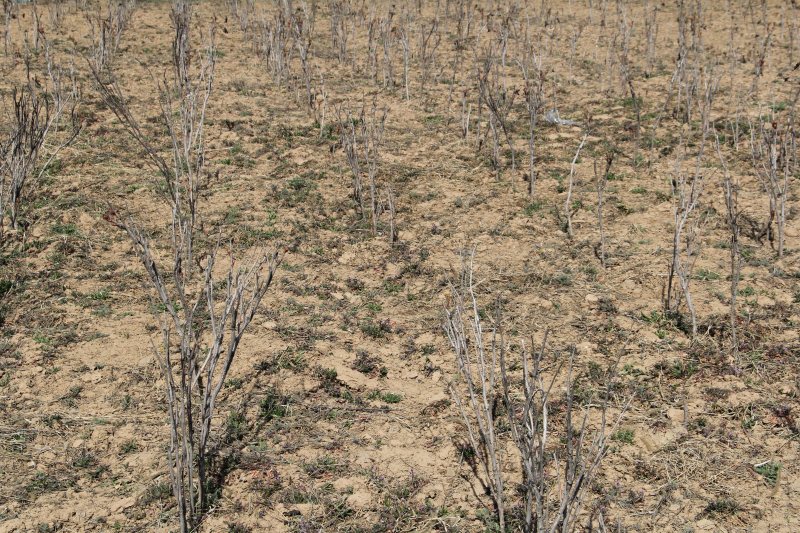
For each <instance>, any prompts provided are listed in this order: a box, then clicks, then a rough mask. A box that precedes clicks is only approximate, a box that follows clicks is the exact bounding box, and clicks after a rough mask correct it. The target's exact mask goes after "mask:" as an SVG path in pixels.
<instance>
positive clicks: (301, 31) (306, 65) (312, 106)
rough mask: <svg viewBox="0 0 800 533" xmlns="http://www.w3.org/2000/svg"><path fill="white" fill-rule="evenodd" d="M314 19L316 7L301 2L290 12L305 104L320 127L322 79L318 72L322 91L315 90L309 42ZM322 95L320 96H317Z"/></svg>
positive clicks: (321, 121)
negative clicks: (304, 91) (294, 10)
mask: <svg viewBox="0 0 800 533" xmlns="http://www.w3.org/2000/svg"><path fill="white" fill-rule="evenodd" d="M315 20H316V7H315V6H309V5H308V4H306V3H303V5H302V7H301V8H299V9H298V10H297V12H296V13H294V14H292V19H291V21H292V30H293V31H294V43H295V47H296V48H297V57H298V58H299V59H300V72H301V74H302V76H303V84H304V86H305V90H306V98H305V104H306V106H308V109H309V111H311V113H312V114H313V116H314V120H315V121H316V122H317V123H318V124H320V130H321V129H322V126H323V123H324V121H325V98H324V92H325V91H324V87H325V85H324V81H323V78H322V75H321V74H320V83H321V87H322V91H321V92H320V91H316V90H314V88H313V87H312V85H313V83H314V73H313V72H312V65H311V58H310V57H309V53H310V51H311V43H312V38H313V35H314V22H315ZM319 97H322V98H319Z"/></svg>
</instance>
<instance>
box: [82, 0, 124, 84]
mask: <svg viewBox="0 0 800 533" xmlns="http://www.w3.org/2000/svg"><path fill="white" fill-rule="evenodd" d="M135 7H136V2H135V1H134V0H126V1H125V2H120V3H110V4H109V5H108V8H107V11H106V12H105V14H104V13H103V6H102V4H98V6H97V11H96V12H95V13H94V14H89V13H87V14H86V19H87V21H88V22H89V30H90V32H91V39H92V49H91V55H90V60H91V61H92V63H93V68H94V69H95V70H97V71H98V72H102V71H104V70H105V69H106V68H108V67H109V65H110V63H111V61H112V59H113V58H114V56H115V55H116V53H117V50H118V49H119V44H120V41H121V39H122V34H123V32H124V31H125V29H126V28H127V27H128V24H129V23H130V20H131V17H132V15H133V11H134V9H135Z"/></svg>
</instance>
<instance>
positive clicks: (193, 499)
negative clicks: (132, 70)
mask: <svg viewBox="0 0 800 533" xmlns="http://www.w3.org/2000/svg"><path fill="white" fill-rule="evenodd" d="M190 19H191V11H190V7H189V4H188V2H187V3H184V2H182V1H177V2H175V3H174V4H173V10H172V22H173V25H174V27H175V39H174V41H173V62H174V74H173V79H172V82H171V83H169V82H167V81H166V80H165V81H164V82H163V84H162V86H161V87H160V88H161V111H162V113H161V118H162V121H163V124H164V125H165V126H166V128H167V131H168V134H169V143H170V146H171V148H172V150H171V151H172V153H171V160H170V162H167V160H166V159H165V158H164V157H162V156H161V155H160V154H159V152H158V150H157V149H156V148H155V147H154V146H153V145H151V144H150V141H149V140H148V137H147V136H146V135H145V134H144V133H143V131H142V129H141V127H140V125H139V122H138V121H137V120H136V118H135V117H134V116H133V115H132V114H131V112H130V110H129V108H128V105H127V103H126V101H125V98H124V96H123V94H122V91H121V90H120V88H119V85H118V84H117V83H116V82H113V83H111V84H106V83H104V81H103V79H102V78H101V76H100V74H99V73H98V72H97V71H96V70H95V71H94V76H95V79H96V81H97V86H98V89H99V91H100V93H101V96H102V98H103V100H104V102H105V103H106V105H107V106H108V107H109V108H110V109H111V110H112V111H113V112H114V114H115V115H116V116H117V118H118V119H119V121H120V122H121V123H122V125H123V126H124V127H125V129H126V130H127V132H128V134H129V135H131V136H132V137H133V138H134V139H135V140H136V141H137V142H138V143H139V145H140V146H141V147H142V148H143V150H144V152H145V154H146V155H147V158H148V161H149V163H151V164H152V165H153V166H155V167H156V169H157V170H158V172H159V174H160V176H161V178H163V179H164V180H165V182H166V184H167V200H168V204H169V207H170V210H171V224H170V232H169V237H168V238H167V240H166V242H164V243H159V244H163V245H165V247H167V248H168V249H169V254H168V256H167V257H165V258H162V257H159V254H158V253H157V252H156V251H155V249H154V248H156V249H157V248H160V247H161V246H158V247H154V246H152V245H151V242H150V239H149V237H148V236H147V234H146V232H145V231H144V230H142V229H140V227H139V226H138V225H137V223H136V222H135V221H134V219H133V218H132V217H131V216H128V215H125V214H122V213H119V212H118V211H117V210H115V209H113V208H111V209H109V211H108V212H107V213H106V215H105V219H106V220H108V221H109V222H110V223H112V224H114V225H115V226H117V227H118V228H120V229H122V230H124V231H125V232H126V233H127V234H128V236H129V237H130V239H131V242H132V243H133V246H134V249H135V251H136V254H137V255H138V257H139V259H140V260H141V262H142V265H143V266H144V268H145V271H146V272H147V275H148V277H149V279H150V282H151V284H152V287H153V289H154V290H155V294H156V301H157V303H158V305H159V307H160V308H161V309H162V312H163V315H162V324H161V331H162V341H161V343H160V346H155V345H154V352H155V354H156V357H157V360H158V361H159V363H160V366H161V369H162V372H163V376H164V380H165V385H166V396H167V410H168V412H169V416H170V428H171V432H170V437H171V438H170V447H169V451H168V464H169V474H170V478H171V481H172V491H173V494H174V496H175V499H176V502H177V508H178V517H179V522H180V526H181V531H183V532H188V531H195V530H196V528H197V527H198V525H199V523H200V520H201V519H202V516H203V514H204V512H205V511H206V510H207V509H208V505H209V493H210V491H211V490H213V488H214V487H213V481H212V475H211V472H210V469H211V468H212V467H213V464H214V458H215V448H214V440H213V439H212V430H213V428H212V419H213V416H214V413H215V410H216V408H217V398H218V396H219V393H220V391H221V390H222V387H223V385H224V383H225V381H226V377H227V375H228V371H229V370H230V368H231V365H232V363H233V360H234V358H235V355H236V352H237V349H238V347H239V343H240V342H241V340H242V337H243V335H244V333H245V331H246V330H247V327H248V326H249V324H250V323H251V321H252V320H253V318H254V316H255V314H256V312H257V311H258V309H259V306H260V304H261V301H262V299H263V297H264V295H265V294H266V292H267V290H268V289H269V287H270V284H271V282H272V279H273V275H274V273H275V269H276V268H277V266H278V263H279V261H280V256H279V254H278V252H267V251H265V250H259V251H257V252H256V253H254V254H253V255H252V257H251V258H250V259H248V260H244V261H237V260H236V259H234V257H233V254H232V253H230V254H229V258H227V259H222V257H221V255H220V253H221V249H222V244H223V239H222V231H221V229H220V233H219V236H218V237H217V238H216V240H215V242H211V243H207V242H205V241H204V240H203V239H202V237H203V236H204V233H203V232H202V230H201V229H200V227H199V226H200V224H199V220H198V218H199V216H200V205H201V202H202V200H203V196H202V194H201V191H202V190H203V187H202V185H203V180H204V176H205V173H204V167H205V160H206V159H205V136H204V124H205V114H206V108H207V105H208V101H209V97H210V94H211V88H212V83H213V79H214V62H215V49H214V41H213V31H212V33H211V35H210V37H209V43H208V46H207V49H206V50H205V53H204V54H203V55H202V57H201V58H200V62H199V66H198V67H197V73H193V72H192V71H191V68H190V66H191V65H192V64H194V62H193V61H192V58H193V54H192V49H191V47H190V42H189V21H190ZM173 94H177V96H178V99H177V101H174V100H173V97H172V96H171V95H173ZM220 259H222V261H219V260H220ZM218 263H222V264H219V265H218Z"/></svg>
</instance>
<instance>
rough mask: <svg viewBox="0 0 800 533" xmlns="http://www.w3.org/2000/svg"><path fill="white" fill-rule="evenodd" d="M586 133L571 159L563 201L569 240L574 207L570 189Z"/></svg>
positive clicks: (565, 227) (572, 234) (571, 235)
mask: <svg viewBox="0 0 800 533" xmlns="http://www.w3.org/2000/svg"><path fill="white" fill-rule="evenodd" d="M587 136H588V133H584V134H583V138H581V142H580V144H579V145H578V149H577V150H576V151H575V157H573V158H572V163H571V164H570V166H569V182H568V184H567V198H566V200H564V219H565V223H564V229H565V231H566V233H567V236H569V238H570V239H572V238H573V237H574V233H573V232H572V215H574V214H575V213H574V210H575V207H574V206H573V204H572V188H573V186H574V183H575V164H576V163H577V162H578V158H579V157H580V155H581V150H582V149H583V145H584V144H586V137H587Z"/></svg>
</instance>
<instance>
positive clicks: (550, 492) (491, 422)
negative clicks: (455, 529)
mask: <svg viewBox="0 0 800 533" xmlns="http://www.w3.org/2000/svg"><path fill="white" fill-rule="evenodd" d="M473 256H474V254H473ZM473 275H474V271H473V268H472V258H470V259H469V264H468V265H466V266H465V269H464V272H463V275H462V280H461V286H460V287H453V288H452V293H451V294H452V308H451V309H449V310H447V312H446V315H445V321H444V330H445V332H446V334H447V337H448V339H449V341H450V344H451V346H452V348H453V351H454V353H455V356H456V366H457V368H458V375H459V377H460V379H461V381H460V382H459V383H455V382H453V383H451V386H450V391H451V394H452V396H453V398H454V401H455V403H456V405H457V406H458V409H459V411H460V413H461V418H462V421H463V423H464V426H465V429H466V440H467V443H466V444H467V446H468V450H467V453H468V456H469V457H470V458H471V459H470V461H471V466H472V468H473V472H474V474H475V476H476V477H477V479H478V480H479V482H480V483H481V484H482V485H483V487H484V489H485V492H486V494H487V495H490V496H491V498H492V503H493V506H494V514H495V516H496V520H497V525H498V526H499V531H510V530H512V529H513V530H517V529H519V530H520V531H524V532H526V533H528V532H530V533H532V532H542V531H550V532H555V531H562V532H569V531H573V530H575V529H576V528H577V527H578V521H579V519H580V517H581V511H582V509H583V507H584V505H585V502H586V497H587V496H586V489H587V488H588V487H589V486H590V485H591V484H592V481H593V479H594V478H595V476H596V474H597V471H598V468H599V466H600V463H601V461H602V460H603V458H604V456H605V454H606V451H607V448H608V437H607V435H608V434H610V433H611V432H613V431H614V428H616V426H617V425H618V424H619V421H620V420H621V418H622V414H620V416H619V417H618V418H617V420H616V421H615V422H614V423H609V421H608V405H607V400H608V398H609V397H610V394H608V391H607V394H606V396H605V399H604V400H602V401H601V405H600V407H599V408H597V409H596V412H595V413H593V416H592V417H591V419H592V423H590V409H589V408H586V409H584V410H583V413H582V414H578V413H577V412H576V411H577V407H576V405H575V398H574V394H573V388H574V387H573V385H574V378H573V355H574V349H572V350H571V351H570V354H569V355H568V356H567V360H566V361H564V360H563V357H559V356H558V354H554V355H555V357H548V355H547V334H546V333H545V337H544V341H543V342H542V347H541V349H540V350H539V351H538V352H535V353H534V352H533V351H532V350H533V342H532V341H531V343H530V344H527V343H525V342H520V343H519V345H518V351H517V350H516V349H515V347H514V346H513V345H512V344H511V343H510V342H508V341H507V340H506V338H505V334H504V331H503V326H502V314H501V311H500V305H499V303H498V305H497V308H496V313H495V317H494V321H493V323H492V324H491V326H490V328H491V330H490V331H489V330H487V329H486V327H485V326H484V321H483V319H482V318H481V316H482V313H481V307H480V306H479V303H478V297H477V295H476V293H475V286H476V283H475V282H474V280H473ZM516 353H519V359H517V358H516V357H515V355H514V354H516ZM512 357H513V358H514V360H512ZM559 381H560V382H559ZM557 382H559V385H560V386H556V383H557ZM610 387H611V385H609V390H610ZM558 389H563V390H564V394H563V397H562V398H558V399H556V398H554V396H556V391H557V390H558ZM629 401H630V400H628V402H626V403H625V404H624V405H623V406H621V412H622V413H624V412H625V410H626V409H627V406H628V404H629ZM554 414H558V415H559V416H557V417H554V416H553V415H554ZM598 419H599V420H598ZM501 426H506V427H507V428H508V429H509V431H501V430H500V427H501ZM509 443H510V444H513V446H514V447H515V448H516V451H517V452H518V454H519V455H518V456H517V455H516V454H511V453H509V451H508V447H507V445H508V444H509ZM512 457H518V459H519V461H520V465H519V467H518V468H512V466H511V465H510V464H509V463H510V462H511V461H512ZM512 483H513V485H512ZM515 494H518V495H519V500H518V501H515V500H516V498H514V495H515Z"/></svg>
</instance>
